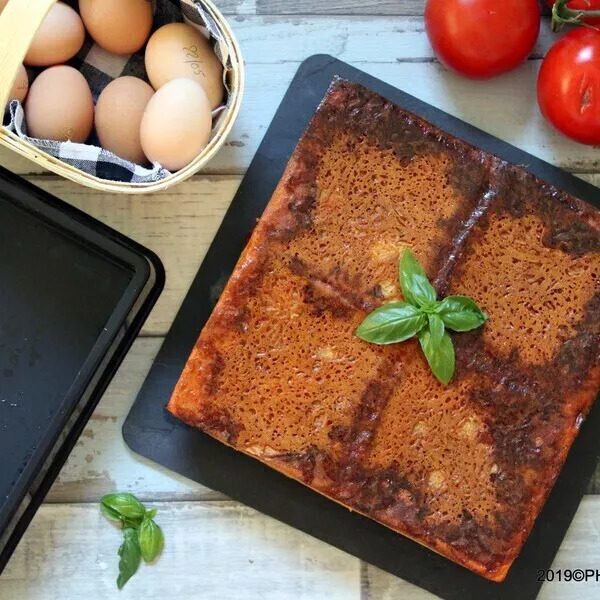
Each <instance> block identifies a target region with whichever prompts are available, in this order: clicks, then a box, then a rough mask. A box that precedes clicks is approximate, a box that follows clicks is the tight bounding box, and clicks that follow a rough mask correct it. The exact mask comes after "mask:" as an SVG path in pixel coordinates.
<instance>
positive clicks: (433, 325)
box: [427, 313, 445, 350]
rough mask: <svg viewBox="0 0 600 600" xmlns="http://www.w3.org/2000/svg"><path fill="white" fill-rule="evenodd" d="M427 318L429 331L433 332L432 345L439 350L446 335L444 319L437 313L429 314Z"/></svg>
mask: <svg viewBox="0 0 600 600" xmlns="http://www.w3.org/2000/svg"><path fill="white" fill-rule="evenodd" d="M427 320H428V322H429V333H430V334H431V340H430V342H431V347H432V348H433V349H435V350H437V349H438V348H439V347H440V344H441V343H442V338H443V336H444V331H445V327H444V321H442V318H441V317H440V316H439V315H436V314H435V313H432V314H428V315H427Z"/></svg>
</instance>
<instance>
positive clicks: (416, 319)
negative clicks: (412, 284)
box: [356, 302, 427, 344]
mask: <svg viewBox="0 0 600 600" xmlns="http://www.w3.org/2000/svg"><path fill="white" fill-rule="evenodd" d="M426 322H427V320H426V316H425V314H424V313H423V312H422V311H421V310H419V309H418V308H416V307H415V306H413V305H412V304H407V303H406V302H390V303H389V304H384V305H383V306H380V307H379V308H377V309H375V310H374V311H373V312H372V313H371V314H370V315H368V316H367V317H366V318H365V320H364V321H363V322H362V323H361V324H360V326H359V327H358V329H357V330H356V336H357V337H359V338H360V339H362V340H365V341H367V342H373V343H374V344H395V343H397V342H403V341H404V340H407V339H408V338H411V337H413V335H415V334H416V333H417V332H418V331H420V330H421V329H422V328H423V326H424V325H425V323H426Z"/></svg>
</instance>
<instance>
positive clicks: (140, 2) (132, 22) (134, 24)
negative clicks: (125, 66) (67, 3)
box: [79, 0, 153, 54]
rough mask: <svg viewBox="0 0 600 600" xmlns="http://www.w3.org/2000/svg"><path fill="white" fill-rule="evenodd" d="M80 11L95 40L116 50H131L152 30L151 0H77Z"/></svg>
mask: <svg viewBox="0 0 600 600" xmlns="http://www.w3.org/2000/svg"><path fill="white" fill-rule="evenodd" d="M79 12H80V13H81V18H82V19H83V22H84V24H85V28H86V29H87V30H88V33H89V34H90V35H91V36H92V38H94V41H95V42H96V43H97V44H98V45H99V46H101V47H102V48H104V49H105V50H108V51H109V52H114V53H115V54H133V53H134V52H137V51H138V50H139V49H140V48H141V47H142V46H143V45H144V44H145V43H146V41H147V40H148V37H149V36H150V31H151V30H152V18H153V15H152V2H151V0H79Z"/></svg>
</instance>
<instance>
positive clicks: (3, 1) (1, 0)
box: [0, 0, 8, 13]
mask: <svg viewBox="0 0 600 600" xmlns="http://www.w3.org/2000/svg"><path fill="white" fill-rule="evenodd" d="M7 4H8V0H0V13H1V12H2V9H3V8H4V7H5V6H6V5H7Z"/></svg>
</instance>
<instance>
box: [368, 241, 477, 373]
mask: <svg viewBox="0 0 600 600" xmlns="http://www.w3.org/2000/svg"><path fill="white" fill-rule="evenodd" d="M399 278H400V287H401V289H402V294H403V295H404V299H405V300H406V302H390V303H388V304H384V305H383V306H380V307H379V308H377V309H375V310H374V311H373V312H372V313H370V314H369V315H368V316H367V317H366V318H365V319H364V321H363V322H362V323H361V324H360V326H359V327H358V329H357V330H356V335H357V336H358V337H359V338H361V339H363V340H365V341H367V342H372V343H373V344H396V343H398V342H403V341H405V340H407V339H409V338H411V337H414V336H415V335H416V336H418V338H419V342H420V344H421V349H422V350H423V353H424V354H425V358H427V362H428V364H429V367H430V368H431V370H432V372H433V374H434V375H435V376H436V377H437V378H438V380H439V381H440V382H441V383H443V384H444V385H446V384H448V382H449V381H450V380H451V379H452V376H453V375H454V367H455V357H454V345H453V344H452V338H451V337H450V334H449V333H448V329H450V330H452V331H470V330H471V329H475V328H477V327H480V326H481V325H483V324H484V323H485V322H486V321H487V319H488V316H487V315H486V314H485V313H484V312H483V311H482V310H481V309H480V308H479V306H477V303H476V302H475V301H474V300H472V299H471V298H468V297H466V296H448V297H446V298H444V299H443V300H441V301H439V300H437V294H436V291H435V288H434V287H433V286H432V285H431V283H430V282H429V280H428V279H427V275H426V274H425V271H424V270H423V267H422V266H421V264H420V263H419V261H418V260H417V259H416V258H415V256H414V254H413V253H412V252H411V251H410V250H408V249H406V250H404V253H403V255H402V260H401V261H400V268H399Z"/></svg>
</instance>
